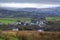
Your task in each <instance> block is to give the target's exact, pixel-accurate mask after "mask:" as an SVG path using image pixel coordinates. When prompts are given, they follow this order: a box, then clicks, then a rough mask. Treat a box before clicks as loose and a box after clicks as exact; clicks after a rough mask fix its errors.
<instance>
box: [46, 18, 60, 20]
mask: <svg viewBox="0 0 60 40" xmlns="http://www.w3.org/2000/svg"><path fill="white" fill-rule="evenodd" d="M46 20H47V21H60V17H46Z"/></svg>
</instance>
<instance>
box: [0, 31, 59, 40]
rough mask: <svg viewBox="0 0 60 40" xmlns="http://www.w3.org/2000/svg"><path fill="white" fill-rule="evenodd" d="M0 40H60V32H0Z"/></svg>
mask: <svg viewBox="0 0 60 40" xmlns="http://www.w3.org/2000/svg"><path fill="white" fill-rule="evenodd" d="M0 35H1V36H0V39H1V40H60V32H37V31H17V32H15V31H0Z"/></svg>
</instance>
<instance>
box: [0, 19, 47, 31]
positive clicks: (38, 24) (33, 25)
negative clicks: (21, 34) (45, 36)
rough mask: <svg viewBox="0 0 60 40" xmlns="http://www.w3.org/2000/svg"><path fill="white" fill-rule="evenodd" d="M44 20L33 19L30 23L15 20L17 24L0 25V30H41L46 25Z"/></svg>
mask: <svg viewBox="0 0 60 40" xmlns="http://www.w3.org/2000/svg"><path fill="white" fill-rule="evenodd" d="M45 22H46V19H45V18H38V19H37V18H34V19H32V20H31V22H25V21H24V22H21V21H20V20H17V22H14V23H11V24H8V25H5V24H3V23H0V27H2V26H3V27H2V28H1V29H2V30H12V31H18V30H40V31H43V30H41V28H42V27H45V26H46V24H45Z"/></svg>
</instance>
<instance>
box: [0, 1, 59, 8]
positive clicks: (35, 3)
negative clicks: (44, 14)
mask: <svg viewBox="0 0 60 40" xmlns="http://www.w3.org/2000/svg"><path fill="white" fill-rule="evenodd" d="M0 7H15V8H25V7H32V8H49V7H60V0H0Z"/></svg>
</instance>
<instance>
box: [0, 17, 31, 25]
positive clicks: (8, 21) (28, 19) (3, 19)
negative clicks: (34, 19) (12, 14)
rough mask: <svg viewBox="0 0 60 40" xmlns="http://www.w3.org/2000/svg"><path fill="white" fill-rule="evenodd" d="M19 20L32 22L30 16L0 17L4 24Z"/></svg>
mask: <svg viewBox="0 0 60 40" xmlns="http://www.w3.org/2000/svg"><path fill="white" fill-rule="evenodd" d="M17 20H20V21H21V22H24V21H27V22H31V19H30V18H0V22H1V23H4V24H8V23H9V24H11V23H15V22H17Z"/></svg>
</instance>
